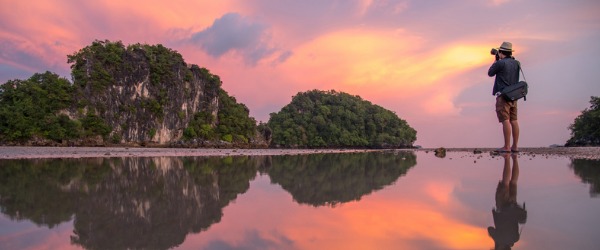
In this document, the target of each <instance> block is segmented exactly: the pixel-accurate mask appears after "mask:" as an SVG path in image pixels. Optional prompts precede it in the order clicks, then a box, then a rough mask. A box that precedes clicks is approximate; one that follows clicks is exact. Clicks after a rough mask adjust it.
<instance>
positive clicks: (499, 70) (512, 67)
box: [488, 42, 520, 153]
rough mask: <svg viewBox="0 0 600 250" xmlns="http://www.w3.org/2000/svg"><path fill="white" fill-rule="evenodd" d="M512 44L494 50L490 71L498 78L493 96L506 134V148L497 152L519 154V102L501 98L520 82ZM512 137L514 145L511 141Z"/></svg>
mask: <svg viewBox="0 0 600 250" xmlns="http://www.w3.org/2000/svg"><path fill="white" fill-rule="evenodd" d="M513 51H514V50H513V49H512V43H510V42H503V43H502V45H500V48H498V49H492V51H491V53H492V55H495V56H496V61H495V62H494V63H493V64H492V66H491V67H490V69H489V70H488V75H489V76H490V77H492V76H496V79H495V80H494V88H493V90H492V95H494V96H496V115H497V116H498V121H499V122H501V123H502V132H503V134H504V146H503V147H502V148H499V149H497V150H496V151H497V152H501V153H508V152H519V148H518V142H519V122H518V121H517V101H516V100H515V101H507V100H506V99H505V98H503V97H502V96H501V93H502V90H503V89H504V88H505V87H507V86H509V85H512V84H516V83H517V82H519V67H520V65H519V62H518V61H517V60H515V58H514V57H513V56H512V52H513ZM511 135H512V139H513V142H512V145H511V144H510V139H511Z"/></svg>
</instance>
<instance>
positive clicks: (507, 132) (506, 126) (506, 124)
mask: <svg viewBox="0 0 600 250" xmlns="http://www.w3.org/2000/svg"><path fill="white" fill-rule="evenodd" d="M502 133H503V134H504V147H502V148H503V149H504V150H506V151H509V150H510V136H511V134H512V128H511V122H510V121H508V120H504V121H502Z"/></svg>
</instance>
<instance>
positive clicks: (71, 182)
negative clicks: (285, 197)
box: [0, 157, 264, 249]
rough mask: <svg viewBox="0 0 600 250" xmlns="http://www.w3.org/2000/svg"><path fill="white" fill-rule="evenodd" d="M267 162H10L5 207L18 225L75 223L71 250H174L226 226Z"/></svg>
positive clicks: (3, 172)
mask: <svg viewBox="0 0 600 250" xmlns="http://www.w3.org/2000/svg"><path fill="white" fill-rule="evenodd" d="M262 159H264V157H255V158H249V157H236V158H231V157H228V158H123V159H95V160H79V159H78V160H37V161H33V162H32V161H7V162H2V165H3V166H2V168H0V197H1V198H0V206H1V208H2V212H3V213H4V214H6V215H8V216H9V217H10V218H11V219H13V220H23V219H28V220H31V221H33V222H34V223H36V224H37V225H39V226H48V227H49V228H52V227H53V226H55V225H57V224H59V223H61V222H66V221H69V220H71V218H74V229H73V235H72V236H71V243H72V244H76V245H80V246H82V247H84V248H90V249H130V248H134V249H139V248H141V249H147V248H152V249H167V248H171V247H174V246H177V245H179V244H181V243H182V242H183V241H184V239H185V237H186V235H187V234H188V233H190V232H194V233H196V232H200V231H202V230H205V229H207V228H208V227H210V226H211V225H212V224H214V223H217V222H219V221H220V219H221V217H222V215H223V213H222V209H223V208H224V207H225V206H227V205H228V204H229V202H230V201H232V200H233V199H235V198H236V196H237V195H239V194H241V193H244V192H246V191H247V190H248V188H249V182H250V180H251V179H252V178H254V177H255V176H256V171H257V167H258V165H261V164H262V163H261V160H262Z"/></svg>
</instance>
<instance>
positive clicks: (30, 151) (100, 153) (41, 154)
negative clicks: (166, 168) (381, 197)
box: [0, 146, 600, 160]
mask: <svg viewBox="0 0 600 250" xmlns="http://www.w3.org/2000/svg"><path fill="white" fill-rule="evenodd" d="M434 150H435V148H421V149H216V148H144V147H22V146H18V147H12V146H10V147H6V146H1V147H0V159H49V158H105V157H184V156H189V157H195V156H265V155H300V154H332V153H358V152H385V151H426V152H427V151H434ZM446 151H447V152H466V153H469V152H470V153H472V154H493V151H494V149H492V148H446ZM519 154H520V155H542V156H544V155H545V156H564V157H570V158H578V159H596V160H600V147H557V148H542V147H538V148H521V149H520V152H519Z"/></svg>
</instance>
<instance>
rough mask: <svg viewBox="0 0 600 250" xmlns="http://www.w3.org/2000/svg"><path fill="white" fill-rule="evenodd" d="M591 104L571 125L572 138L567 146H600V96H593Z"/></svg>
mask: <svg viewBox="0 0 600 250" xmlns="http://www.w3.org/2000/svg"><path fill="white" fill-rule="evenodd" d="M590 104H591V106H590V107H589V108H586V109H585V110H583V111H581V114H580V115H579V116H578V117H577V118H575V121H574V122H573V124H571V126H569V129H570V130H571V138H570V139H569V140H568V141H567V143H566V144H565V146H567V147H577V146H596V147H597V146H600V97H597V96H592V97H591V100H590Z"/></svg>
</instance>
